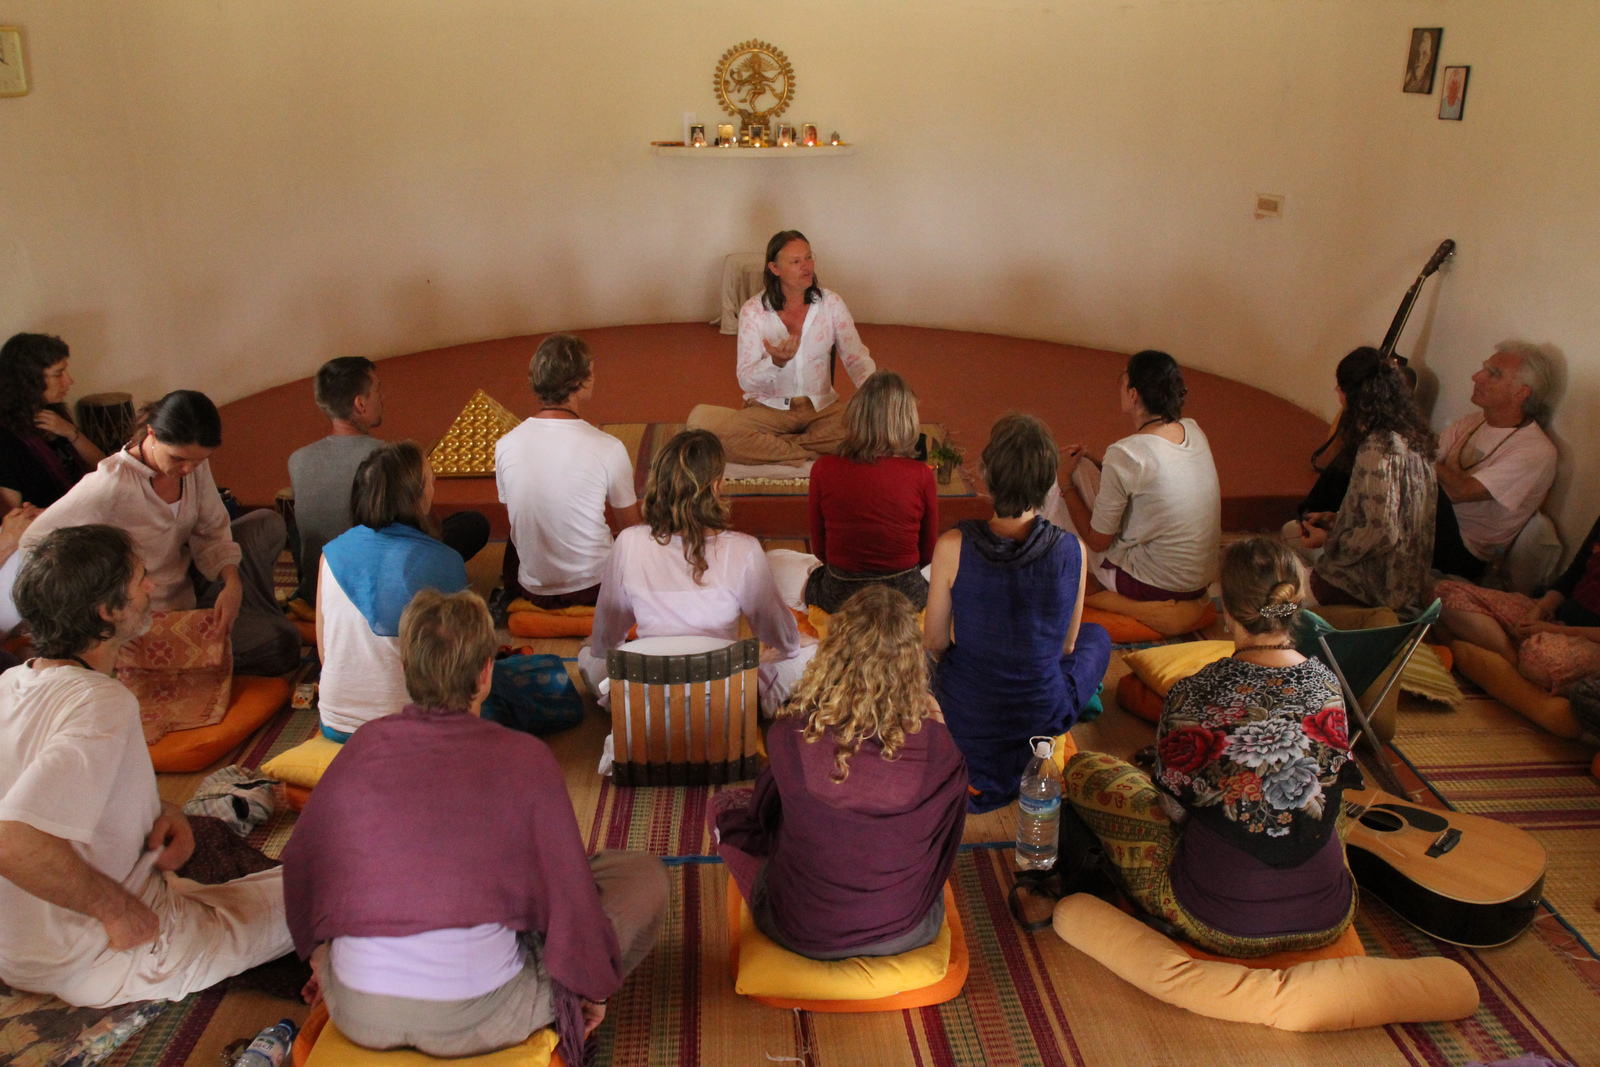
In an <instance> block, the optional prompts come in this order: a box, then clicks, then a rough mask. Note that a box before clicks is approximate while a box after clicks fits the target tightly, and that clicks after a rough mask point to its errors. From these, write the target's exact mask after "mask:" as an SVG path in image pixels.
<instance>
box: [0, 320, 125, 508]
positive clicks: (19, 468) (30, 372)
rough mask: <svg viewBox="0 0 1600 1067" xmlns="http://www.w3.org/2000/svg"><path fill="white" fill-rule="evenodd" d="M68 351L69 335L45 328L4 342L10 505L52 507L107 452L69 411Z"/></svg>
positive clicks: (4, 482) (4, 464) (0, 381)
mask: <svg viewBox="0 0 1600 1067" xmlns="http://www.w3.org/2000/svg"><path fill="white" fill-rule="evenodd" d="M67 356H68V352H67V344H66V342H65V341H63V340H62V339H61V338H59V337H51V336H49V335H48V334H42V333H19V334H17V335H16V336H14V337H12V338H11V340H9V341H7V342H6V343H5V345H4V346H3V347H0V499H4V501H5V502H6V504H7V505H9V506H10V507H16V506H17V505H19V504H32V505H33V506H34V507H36V508H47V507H49V506H50V505H51V504H54V503H55V502H56V501H57V500H59V499H61V496H62V495H63V494H64V493H66V491H67V490H68V489H71V488H72V487H73V486H74V485H76V484H77V483H78V479H79V478H82V477H83V476H84V475H85V474H88V473H89V472H90V471H91V470H93V469H94V465H95V464H96V463H99V462H100V461H101V460H102V459H104V458H105V455H104V453H102V452H101V451H100V450H99V449H98V448H96V447H95V445H94V442H93V441H91V440H89V439H88V438H87V437H85V436H84V435H83V431H81V430H79V429H78V428H77V427H76V426H74V425H73V424H72V420H71V419H70V418H69V417H68V415H67V405H66V400H67V392H68V391H69V390H70V389H71V388H72V384H73V383H72V376H71V375H70V374H68V373H67ZM3 510H5V509H4V508H0V511H3Z"/></svg>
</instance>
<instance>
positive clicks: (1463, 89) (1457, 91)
mask: <svg viewBox="0 0 1600 1067" xmlns="http://www.w3.org/2000/svg"><path fill="white" fill-rule="evenodd" d="M1471 73H1472V68H1471V67H1446V68H1444V91H1443V92H1441V93H1440V94H1439V117H1440V118H1442V119H1455V120H1456V121H1457V122H1460V121H1461V112H1463V111H1464V110H1466V107H1467V75H1469V74H1471Z"/></svg>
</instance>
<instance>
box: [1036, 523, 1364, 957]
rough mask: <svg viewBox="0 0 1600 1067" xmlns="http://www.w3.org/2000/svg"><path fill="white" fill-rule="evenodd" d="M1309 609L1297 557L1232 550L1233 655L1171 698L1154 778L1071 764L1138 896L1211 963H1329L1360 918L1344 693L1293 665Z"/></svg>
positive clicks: (1078, 796) (1089, 814)
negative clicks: (1285, 958) (1349, 819)
mask: <svg viewBox="0 0 1600 1067" xmlns="http://www.w3.org/2000/svg"><path fill="white" fill-rule="evenodd" d="M1304 595H1305V578H1304V570H1303V569H1302V566H1301V564H1300V561H1299V558H1298V557H1297V556H1296V555H1295V554H1294V551H1293V550H1292V549H1290V548H1289V547H1288V546H1287V545H1285V544H1283V543H1282V542H1280V541H1276V540H1272V539H1269V538H1265V537H1253V538H1249V539H1247V540H1244V541H1239V542H1237V543H1235V544H1233V545H1230V546H1229V547H1228V550H1227V552H1226V553H1225V554H1224V556H1223V560H1222V606H1223V609H1224V611H1225V612H1226V613H1227V614H1226V623H1227V627H1228V631H1229V633H1230V634H1231V635H1232V637H1233V640H1234V645H1235V651H1234V654H1233V655H1232V656H1231V657H1230V658H1228V659H1223V660H1218V661H1217V662H1215V663H1212V664H1210V665H1208V666H1206V667H1204V668H1202V669H1201V670H1200V671H1199V672H1198V673H1196V674H1194V675H1192V676H1191V677H1188V678H1185V679H1183V680H1182V681H1180V682H1178V683H1177V684H1176V685H1174V686H1173V687H1172V690H1171V692H1170V693H1168V694H1167V700H1166V705H1165V706H1164V707H1163V708H1162V711H1161V722H1160V725H1159V727H1158V728H1157V732H1156V764H1155V771H1154V773H1153V775H1151V776H1150V777H1146V776H1145V774H1144V772H1143V771H1140V770H1138V769H1137V768H1135V767H1134V766H1132V765H1131V764H1128V763H1125V762H1123V761H1122V760H1119V759H1117V758H1116V757H1114V756H1108V755H1105V754H1103V753H1099V752H1080V753H1078V754H1077V755H1076V756H1074V757H1072V759H1070V760H1068V762H1067V767H1066V774H1065V784H1064V787H1063V788H1064V796H1065V798H1066V799H1067V800H1068V801H1070V802H1071V804H1072V806H1073V809H1074V810H1075V811H1076V812H1077V814H1078V815H1079V816H1081V817H1082V818H1083V820H1084V822H1085V823H1087V824H1088V826H1089V828H1090V829H1091V830H1093V831H1094V832H1095V834H1096V835H1097V836H1098V837H1099V838H1100V839H1101V840H1102V841H1103V842H1105V844H1106V847H1107V852H1108V853H1109V854H1110V855H1111V857H1112V858H1113V860H1114V862H1115V863H1116V864H1117V866H1118V869H1119V871H1120V873H1121V876H1122V882H1123V884H1124V885H1125V886H1126V888H1127V890H1128V892H1129V895H1130V896H1132V897H1133V899H1134V901H1135V902H1136V903H1137V904H1138V905H1139V906H1140V907H1142V908H1143V909H1144V910H1145V911H1147V912H1149V913H1150V914H1151V915H1155V916H1159V917H1160V918H1163V919H1165V920H1166V921H1168V922H1170V923H1172V924H1173V925H1174V926H1176V927H1177V928H1178V930H1179V931H1180V932H1181V933H1182V935H1183V937H1184V938H1185V939H1186V940H1188V941H1190V942H1191V943H1193V944H1195V945H1197V946H1199V947H1200V948H1202V949H1205V950H1206V951H1207V952H1214V953H1217V954H1219V955H1224V956H1233V957H1238V958H1244V959H1248V958H1253V957H1257V956H1265V955H1269V954H1271V953H1274V952H1286V951H1300V950H1307V949H1313V948H1320V947H1321V946H1323V945H1327V944H1330V943H1332V942H1333V941H1335V940H1337V939H1338V938H1339V935H1340V934H1342V933H1343V932H1344V929H1345V927H1347V926H1348V925H1349V924H1350V920H1351V918H1352V917H1353V916H1354V914H1355V905H1356V896H1355V886H1354V883H1353V882H1352V881H1351V878H1350V872H1349V870H1348V869H1347V868H1346V866H1345V858H1344V845H1343V842H1342V841H1340V839H1339V835H1338V833H1337V832H1336V829H1337V823H1338V819H1339V806H1340V800H1341V798H1342V796H1343V793H1344V791H1345V790H1346V789H1354V788H1359V787H1360V784H1361V772H1360V768H1359V767H1358V766H1357V765H1356V761H1355V759H1354V757H1353V756H1351V754H1350V735H1349V731H1348V726H1347V724H1346V721H1345V707H1344V700H1343V697H1342V696H1341V692H1340V688H1339V680H1338V679H1337V678H1336V677H1334V674H1333V672H1332V671H1330V670H1329V669H1328V668H1327V667H1326V666H1324V665H1323V664H1322V663H1321V662H1320V661H1318V660H1314V659H1307V658H1306V657H1305V656H1302V655H1301V654H1300V653H1299V652H1297V651H1295V647H1294V640H1293V630H1294V624H1295V620H1296V617H1297V616H1298V614H1299V611H1300V601H1301V599H1302V597H1303V596H1304Z"/></svg>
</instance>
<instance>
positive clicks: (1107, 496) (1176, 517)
mask: <svg viewBox="0 0 1600 1067" xmlns="http://www.w3.org/2000/svg"><path fill="white" fill-rule="evenodd" d="M1181 425H1182V426H1183V433H1184V436H1183V443H1182V444H1173V443H1172V442H1171V441H1168V440H1167V439H1166V438H1164V437H1159V436H1157V435H1155V434H1141V433H1136V434H1133V435H1131V436H1129V437H1124V438H1123V439H1122V440H1120V441H1118V442H1117V443H1116V444H1114V445H1112V446H1111V447H1110V448H1107V449H1106V459H1105V464H1104V465H1103V466H1102V468H1101V473H1100V495H1099V496H1097V497H1095V501H1094V515H1093V517H1092V518H1091V520H1090V523H1089V525H1090V526H1092V527H1093V528H1094V530H1095V532H1096V533H1100V534H1110V535H1112V541H1111V545H1110V547H1109V548H1107V549H1106V559H1109V560H1110V561H1111V562H1112V563H1115V564H1116V565H1117V566H1118V567H1121V568H1122V569H1123V570H1124V571H1126V572H1127V573H1128V574H1130V575H1131V576H1133V577H1134V578H1135V579H1137V580H1138V581H1141V582H1143V583H1145V584H1146V585H1153V586H1155V587H1156V588H1157V589H1166V590H1170V591H1171V592H1174V593H1178V592H1189V591H1190V590H1195V589H1204V588H1206V586H1208V585H1210V584H1211V580H1212V579H1213V578H1215V577H1216V576H1217V559H1218V555H1219V553H1220V548H1221V542H1222V489H1221V487H1220V485H1219V484H1218V482H1217V467H1216V464H1215V463H1214V462H1213V461H1212V458H1211V442H1210V441H1209V440H1207V439H1206V435H1205V433H1204V432H1202V431H1201V429H1200V426H1199V424H1198V423H1196V422H1195V421H1194V420H1193V419H1184V420H1182V422H1181Z"/></svg>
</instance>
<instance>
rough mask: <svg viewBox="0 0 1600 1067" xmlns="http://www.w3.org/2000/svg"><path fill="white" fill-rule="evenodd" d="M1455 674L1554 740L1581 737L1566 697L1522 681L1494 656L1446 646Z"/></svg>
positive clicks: (1473, 648) (1459, 643)
mask: <svg viewBox="0 0 1600 1067" xmlns="http://www.w3.org/2000/svg"><path fill="white" fill-rule="evenodd" d="M1450 651H1451V652H1452V653H1453V654H1454V655H1455V659H1456V670H1458V671H1460V672H1461V673H1462V674H1464V675H1466V676H1467V677H1468V678H1471V679H1472V680H1473V681H1474V682H1477V683H1478V684H1479V685H1480V686H1482V687H1483V691H1484V692H1486V693H1488V694H1489V695H1490V696H1492V697H1494V698H1495V699H1496V700H1498V701H1499V702H1500V703H1502V704H1504V705H1505V706H1506V707H1508V708H1510V709H1511V710H1512V711H1514V712H1516V713H1518V714H1519V715H1523V716H1526V717H1527V718H1529V719H1531V720H1533V721H1534V722H1536V723H1538V724H1539V725H1540V726H1542V727H1544V728H1545V729H1546V730H1549V731H1550V732H1551V733H1553V734H1555V735H1556V736H1557V737H1566V738H1572V739H1576V738H1578V737H1579V736H1580V735H1582V733H1583V727H1582V726H1580V725H1579V724H1578V718H1577V716H1575V715H1573V714H1572V704H1571V703H1569V702H1568V700H1567V698H1566V697H1558V696H1552V695H1551V694H1550V693H1547V692H1545V691H1544V690H1543V689H1540V688H1539V687H1538V686H1536V685H1534V684H1533V683H1532V682H1530V681H1528V680H1527V679H1526V678H1524V677H1523V676H1522V675H1521V674H1520V673H1519V672H1518V671H1517V668H1516V667H1515V666H1513V665H1512V664H1511V662H1510V661H1509V660H1507V659H1506V658H1505V657H1504V656H1502V655H1500V654H1499V653H1497V652H1490V651H1489V650H1488V649H1486V648H1479V647H1478V646H1477V645H1473V644H1468V643H1467V642H1466V641H1457V642H1455V643H1454V644H1452V645H1451V646H1450Z"/></svg>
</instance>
